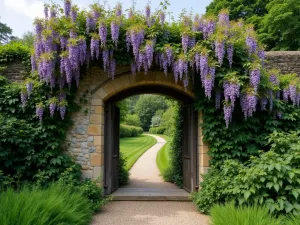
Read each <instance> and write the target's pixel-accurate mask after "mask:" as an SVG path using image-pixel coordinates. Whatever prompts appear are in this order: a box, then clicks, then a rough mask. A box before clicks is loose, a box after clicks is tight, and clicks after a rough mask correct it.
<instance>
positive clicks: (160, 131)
mask: <svg viewBox="0 0 300 225" xmlns="http://www.w3.org/2000/svg"><path fill="white" fill-rule="evenodd" d="M165 131H166V128H164V127H151V128H150V129H149V133H151V134H164V133H165Z"/></svg>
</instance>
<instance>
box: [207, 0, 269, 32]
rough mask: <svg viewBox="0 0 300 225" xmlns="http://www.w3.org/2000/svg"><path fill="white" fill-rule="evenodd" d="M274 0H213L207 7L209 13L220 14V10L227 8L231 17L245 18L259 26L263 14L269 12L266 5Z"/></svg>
mask: <svg viewBox="0 0 300 225" xmlns="http://www.w3.org/2000/svg"><path fill="white" fill-rule="evenodd" d="M271 1H272V0H213V1H212V2H211V3H210V4H209V5H208V6H207V7H206V11H207V13H209V14H213V15H218V13H219V12H220V10H222V9H224V8H227V9H229V11H230V19H232V20H238V19H244V20H245V21H246V22H248V23H252V24H254V25H255V27H258V25H259V24H260V21H261V20H262V18H263V16H264V15H265V14H267V13H268V11H267V9H266V5H267V4H268V3H269V2H271Z"/></svg>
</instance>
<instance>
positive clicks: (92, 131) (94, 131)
mask: <svg viewBox="0 0 300 225" xmlns="http://www.w3.org/2000/svg"><path fill="white" fill-rule="evenodd" d="M88 134H89V135H101V129H100V125H94V124H93V125H89V127H88Z"/></svg>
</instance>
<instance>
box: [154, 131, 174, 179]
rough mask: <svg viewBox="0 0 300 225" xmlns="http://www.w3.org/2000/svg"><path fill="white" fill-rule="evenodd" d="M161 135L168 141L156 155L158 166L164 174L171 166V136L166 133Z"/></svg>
mask: <svg viewBox="0 0 300 225" xmlns="http://www.w3.org/2000/svg"><path fill="white" fill-rule="evenodd" d="M159 136H160V137H162V138H163V139H165V140H166V141H167V143H166V144H165V145H164V146H163V147H162V148H161V149H160V150H159V152H158V153H157V157H156V164H157V167H158V169H159V172H160V174H162V173H163V172H164V171H165V170H166V169H167V168H168V167H169V164H170V156H169V149H170V142H171V138H170V137H168V136H166V135H159Z"/></svg>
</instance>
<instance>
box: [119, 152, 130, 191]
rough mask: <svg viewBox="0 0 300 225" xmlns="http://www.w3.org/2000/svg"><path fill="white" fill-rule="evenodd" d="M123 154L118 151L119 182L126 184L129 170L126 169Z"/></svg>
mask: <svg viewBox="0 0 300 225" xmlns="http://www.w3.org/2000/svg"><path fill="white" fill-rule="evenodd" d="M126 163H127V162H126V158H125V156H124V155H123V154H122V153H121V152H120V159H119V184H120V185H125V184H128V181H129V175H130V174H129V171H128V169H127V164H126Z"/></svg>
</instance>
